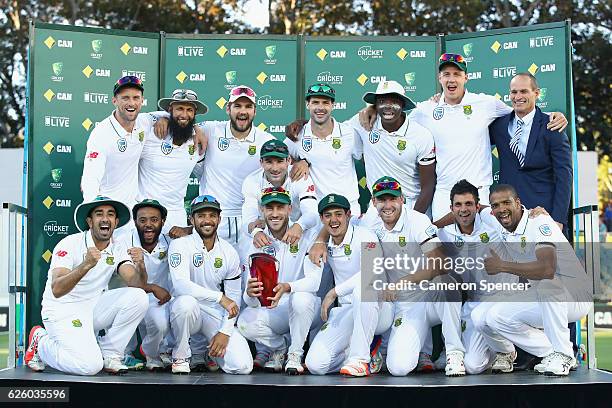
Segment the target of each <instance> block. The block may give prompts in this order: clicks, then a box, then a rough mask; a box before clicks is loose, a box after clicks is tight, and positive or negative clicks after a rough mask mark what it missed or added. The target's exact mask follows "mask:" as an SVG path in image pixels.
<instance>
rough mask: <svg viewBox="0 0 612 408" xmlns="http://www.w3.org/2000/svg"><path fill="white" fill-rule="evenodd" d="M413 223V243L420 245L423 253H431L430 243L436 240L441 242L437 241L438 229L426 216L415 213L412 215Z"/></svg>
mask: <svg viewBox="0 0 612 408" xmlns="http://www.w3.org/2000/svg"><path fill="white" fill-rule="evenodd" d="M411 223H412V225H413V228H414V230H413V236H412V239H413V242H415V243H417V244H419V245H420V246H421V249H422V250H423V252H429V251H430V250H431V249H432V248H431V247H430V245H429V244H430V242H431V241H433V240H434V239H435V241H434V242H440V240H439V239H437V236H438V228H436V226H435V225H433V224H432V223H431V221H430V220H429V218H428V217H427V216H426V215H425V214H421V213H420V212H417V211H413V212H412V213H411Z"/></svg>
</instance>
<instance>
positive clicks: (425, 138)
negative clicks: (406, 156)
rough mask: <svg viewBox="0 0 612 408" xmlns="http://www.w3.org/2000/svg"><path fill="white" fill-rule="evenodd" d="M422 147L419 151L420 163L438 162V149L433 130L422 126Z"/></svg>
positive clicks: (426, 164) (425, 164) (418, 159)
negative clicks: (435, 144) (435, 145)
mask: <svg viewBox="0 0 612 408" xmlns="http://www.w3.org/2000/svg"><path fill="white" fill-rule="evenodd" d="M421 131H422V134H421V140H422V142H421V143H420V146H419V147H420V149H419V151H418V153H417V161H418V163H419V164H420V165H424V166H428V165H430V164H434V163H435V162H436V149H435V147H434V138H433V135H432V134H431V132H430V131H429V130H427V129H425V128H424V127H422V130H421Z"/></svg>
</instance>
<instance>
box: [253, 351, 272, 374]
mask: <svg viewBox="0 0 612 408" xmlns="http://www.w3.org/2000/svg"><path fill="white" fill-rule="evenodd" d="M268 360H270V352H269V351H268V350H258V351H257V354H255V358H254V359H253V368H254V369H257V370H263V369H264V368H265V366H266V363H267V362H268Z"/></svg>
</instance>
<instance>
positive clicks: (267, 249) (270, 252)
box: [261, 245, 276, 257]
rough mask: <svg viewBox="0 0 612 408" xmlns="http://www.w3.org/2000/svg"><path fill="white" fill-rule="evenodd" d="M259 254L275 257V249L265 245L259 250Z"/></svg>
mask: <svg viewBox="0 0 612 408" xmlns="http://www.w3.org/2000/svg"><path fill="white" fill-rule="evenodd" d="M261 252H263V253H264V254H268V255H270V256H273V257H276V249H274V247H273V246H272V245H266V246H264V247H262V248H261Z"/></svg>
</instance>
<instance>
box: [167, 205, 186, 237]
mask: <svg viewBox="0 0 612 408" xmlns="http://www.w3.org/2000/svg"><path fill="white" fill-rule="evenodd" d="M186 226H187V212H186V211H185V209H184V208H180V209H176V210H168V215H167V216H166V222H165V223H164V226H163V227H162V234H167V233H168V232H170V230H171V229H172V227H186Z"/></svg>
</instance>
